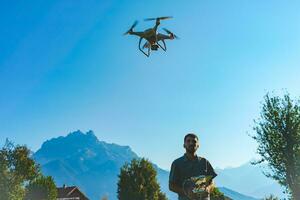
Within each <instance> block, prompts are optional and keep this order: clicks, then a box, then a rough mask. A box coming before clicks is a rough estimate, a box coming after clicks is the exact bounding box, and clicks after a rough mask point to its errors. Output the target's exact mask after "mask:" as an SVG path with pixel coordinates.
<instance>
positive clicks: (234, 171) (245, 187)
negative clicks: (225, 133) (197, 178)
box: [215, 162, 286, 198]
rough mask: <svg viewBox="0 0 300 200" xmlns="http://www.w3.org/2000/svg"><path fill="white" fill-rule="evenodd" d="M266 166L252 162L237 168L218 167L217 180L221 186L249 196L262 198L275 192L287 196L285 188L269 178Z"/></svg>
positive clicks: (276, 194)
mask: <svg viewBox="0 0 300 200" xmlns="http://www.w3.org/2000/svg"><path fill="white" fill-rule="evenodd" d="M263 170H264V171H265V170H266V166H257V165H252V164H251V163H250V162H248V163H246V164H244V165H241V166H239V167H235V168H225V169H216V172H217V174H218V176H217V177H216V179H215V182H216V184H217V185H218V186H220V187H225V188H230V189H232V190H234V191H239V192H241V193H243V194H246V195H248V196H252V197H256V198H262V197H265V196H269V195H270V194H273V195H275V196H277V197H280V198H284V197H286V196H285V195H284V194H283V192H282V191H283V188H281V187H280V185H279V184H278V183H276V182H275V181H274V180H272V179H270V178H267V177H266V176H265V175H264V174H263V173H262V171H263Z"/></svg>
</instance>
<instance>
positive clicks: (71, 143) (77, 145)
mask: <svg viewBox="0 0 300 200" xmlns="http://www.w3.org/2000/svg"><path fill="white" fill-rule="evenodd" d="M33 157H34V159H35V160H36V161H37V162H38V163H39V164H40V165H41V169H42V172H43V173H44V174H45V175H51V176H52V177H53V178H54V180H55V182H56V185H57V186H62V185H63V184H66V185H76V186H78V187H79V188H80V189H81V190H82V191H83V192H84V193H85V194H86V195H87V196H88V197H89V198H90V199H91V200H96V199H97V200H98V199H100V198H101V197H102V196H104V195H106V196H108V197H109V199H110V200H116V197H117V193H116V191H117V181H118V174H119V170H120V167H121V166H122V165H123V164H125V163H126V162H130V161H131V160H132V159H133V158H138V156H137V155H136V154H135V153H134V152H133V151H132V150H131V148H130V147H129V146H120V145H117V144H109V143H106V142H103V141H99V140H98V139H97V137H96V136H95V135H94V133H93V132H92V131H89V132H87V133H83V132H81V131H75V132H72V133H70V134H68V135H67V136H66V137H58V138H53V139H51V140H47V141H46V142H44V143H43V144H42V146H41V148H40V149H39V150H38V151H37V152H36V153H35V154H34V155H33ZM154 167H155V169H156V170H157V172H158V180H159V182H160V183H162V184H161V188H162V191H164V192H168V193H167V196H168V197H169V199H175V194H174V193H170V192H169V191H168V178H169V172H168V171H165V170H163V169H160V168H159V167H158V166H157V165H154Z"/></svg>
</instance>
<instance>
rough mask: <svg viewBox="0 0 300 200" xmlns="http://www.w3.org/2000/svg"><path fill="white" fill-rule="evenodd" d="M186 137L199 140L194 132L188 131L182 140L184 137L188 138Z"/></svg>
mask: <svg viewBox="0 0 300 200" xmlns="http://www.w3.org/2000/svg"><path fill="white" fill-rule="evenodd" d="M188 137H192V138H196V139H197V140H199V138H198V136H197V135H196V134H194V133H188V134H186V135H185V136H184V142H185V140H186V138H188Z"/></svg>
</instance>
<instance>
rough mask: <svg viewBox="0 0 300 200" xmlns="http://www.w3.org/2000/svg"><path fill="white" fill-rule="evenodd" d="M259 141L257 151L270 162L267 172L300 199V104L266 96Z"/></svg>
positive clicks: (256, 128) (289, 99) (260, 123)
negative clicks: (269, 170)
mask: <svg viewBox="0 0 300 200" xmlns="http://www.w3.org/2000/svg"><path fill="white" fill-rule="evenodd" d="M254 130H255V131H256V135H255V136H253V138H254V139H255V140H256V141H257V142H258V145H259V146H258V149H257V152H258V154H259V155H260V156H261V158H262V159H261V160H259V161H258V162H256V163H255V164H258V163H262V162H265V161H266V162H267V163H268V166H269V168H270V169H271V173H265V174H266V175H267V176H268V177H271V178H273V179H275V180H276V181H278V182H279V184H281V185H282V186H284V187H285V188H286V191H287V192H288V193H290V194H291V196H292V197H293V199H295V200H296V199H300V107H299V101H297V102H295V101H293V100H291V98H290V96H289V95H288V94H286V95H284V97H283V98H280V97H278V96H274V97H270V96H269V95H266V96H265V102H264V104H263V107H262V111H261V118H260V119H259V120H258V121H257V122H256V126H255V127H254Z"/></svg>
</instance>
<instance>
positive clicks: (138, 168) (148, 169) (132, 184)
mask: <svg viewBox="0 0 300 200" xmlns="http://www.w3.org/2000/svg"><path fill="white" fill-rule="evenodd" d="M156 174H157V173H156V170H155V169H154V167H153V165H152V164H151V163H150V162H149V161H148V160H146V159H144V158H142V159H133V160H132V161H131V162H130V163H127V164H125V165H124V166H123V167H122V168H121V170H120V175H119V181H118V199H119V200H129V199H130V200H167V198H166V195H165V194H164V193H162V192H161V190H160V186H159V184H158V182H157V179H156Z"/></svg>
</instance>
